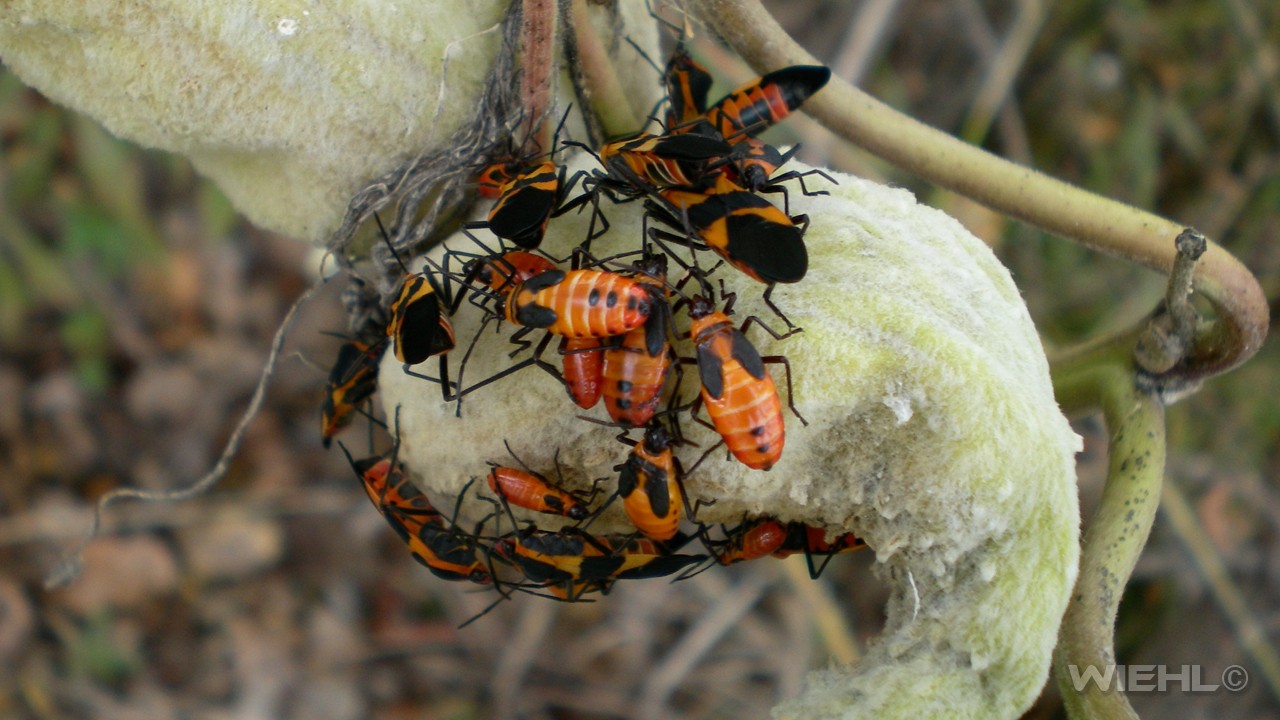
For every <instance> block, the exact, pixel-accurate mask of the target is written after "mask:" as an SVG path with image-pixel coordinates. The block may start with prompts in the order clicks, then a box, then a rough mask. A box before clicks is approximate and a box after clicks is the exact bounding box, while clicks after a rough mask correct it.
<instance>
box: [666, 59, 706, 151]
mask: <svg viewBox="0 0 1280 720" xmlns="http://www.w3.org/2000/svg"><path fill="white" fill-rule="evenodd" d="M711 82H712V80H711V73H709V72H707V69H706V68H704V67H703V66H701V65H699V64H698V62H697V61H696V60H694V59H693V58H692V57H691V56H690V55H689V51H688V50H687V49H686V48H685V46H684V43H676V48H675V50H674V51H673V52H672V53H671V59H670V60H668V61H667V67H666V69H665V70H664V71H663V73H662V84H663V86H665V87H666V89H667V102H668V106H667V114H666V120H665V122H664V123H663V125H664V126H665V127H666V129H667V130H668V131H670V130H671V129H672V128H675V127H676V126H678V125H682V124H684V123H687V122H690V121H693V120H695V119H697V118H698V116H700V115H702V114H703V113H704V112H706V110H707V93H709V92H711Z"/></svg>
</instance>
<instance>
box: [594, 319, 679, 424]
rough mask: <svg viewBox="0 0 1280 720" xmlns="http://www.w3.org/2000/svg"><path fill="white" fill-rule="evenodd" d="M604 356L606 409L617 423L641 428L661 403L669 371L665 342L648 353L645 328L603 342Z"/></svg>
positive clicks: (668, 349) (669, 352) (668, 347)
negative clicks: (654, 351) (655, 351)
mask: <svg viewBox="0 0 1280 720" xmlns="http://www.w3.org/2000/svg"><path fill="white" fill-rule="evenodd" d="M651 322H652V320H651ZM603 356H604V358H603V368H602V378H603V394H604V406H605V410H606V411H607V412H608V413H609V417H610V418H612V419H613V421H614V422H616V423H619V424H621V425H623V426H626V427H643V426H644V425H645V424H646V423H648V422H649V419H650V418H652V417H653V415H654V413H656V412H657V411H658V406H659V404H660V403H661V402H662V388H663V387H664V386H665V385H666V382H667V376H668V375H669V374H670V371H671V351H670V346H669V345H667V343H666V341H665V339H664V340H663V342H662V343H661V344H660V345H659V348H658V352H657V353H656V354H653V355H651V354H649V345H648V343H647V342H646V331H645V328H644V327H639V328H636V329H635V330H632V331H630V332H628V333H626V334H625V335H622V336H620V337H614V338H610V339H609V340H608V341H606V344H605V349H604V352H603Z"/></svg>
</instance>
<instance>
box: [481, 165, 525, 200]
mask: <svg viewBox="0 0 1280 720" xmlns="http://www.w3.org/2000/svg"><path fill="white" fill-rule="evenodd" d="M523 167H524V163H522V162H520V161H518V160H513V161H510V162H496V163H494V164H492V165H490V166H489V167H487V168H485V169H484V170H481V171H480V174H479V175H478V176H476V192H478V193H480V197H486V198H489V199H491V200H496V199H497V198H499V197H501V196H502V188H503V187H504V186H506V185H507V184H508V183H510V182H511V181H512V180H514V179H515V178H516V177H517V176H518V175H519V174H520V169H521V168H523Z"/></svg>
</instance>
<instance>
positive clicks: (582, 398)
mask: <svg viewBox="0 0 1280 720" xmlns="http://www.w3.org/2000/svg"><path fill="white" fill-rule="evenodd" d="M631 332H636V331H635V330H632V331H631ZM627 334H628V335H630V334H631V333H627ZM603 348H604V345H603V344H602V342H601V340H600V339H599V338H569V337H562V338H560V357H561V359H562V361H563V362H564V386H565V389H566V390H568V391H569V398H570V399H571V400H573V402H574V404H576V405H577V406H578V407H580V408H582V409H583V410H589V409H591V408H593V407H595V405H596V403H598V402H600V395H601V393H602V392H603V391H604V350H603Z"/></svg>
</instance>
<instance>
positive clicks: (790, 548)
mask: <svg viewBox="0 0 1280 720" xmlns="http://www.w3.org/2000/svg"><path fill="white" fill-rule="evenodd" d="M866 546H867V544H866V543H865V542H863V541H862V539H861V538H859V537H858V536H857V535H855V534H853V533H844V534H842V535H837V536H836V537H834V538H833V539H831V540H827V531H826V530H823V529H822V528H817V527H813V526H811V525H805V524H804V523H798V522H793V523H788V524H787V536H786V540H785V541H784V542H783V543H782V544H781V545H780V546H779V547H778V549H776V550H774V551H773V556H774V557H780V558H784V557H789V556H791V555H794V554H796V553H800V552H802V553H804V555H805V560H806V561H807V562H808V564H809V577H811V578H813V579H815V580H816V579H818V577H819V576H820V575H822V571H823V570H825V569H826V567H827V563H829V562H831V558H833V557H835V556H836V555H839V554H841V553H847V552H853V551H854V550H860V549H862V548H864V547H866ZM815 557H825V558H826V559H825V560H823V561H822V564H821V565H817V566H815V565H814V561H813V559H814V558H815Z"/></svg>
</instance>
